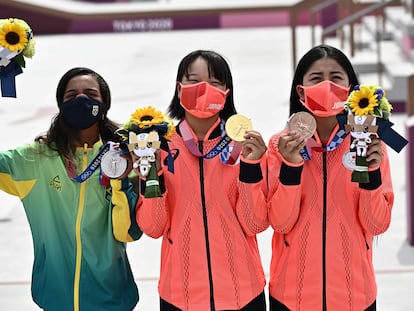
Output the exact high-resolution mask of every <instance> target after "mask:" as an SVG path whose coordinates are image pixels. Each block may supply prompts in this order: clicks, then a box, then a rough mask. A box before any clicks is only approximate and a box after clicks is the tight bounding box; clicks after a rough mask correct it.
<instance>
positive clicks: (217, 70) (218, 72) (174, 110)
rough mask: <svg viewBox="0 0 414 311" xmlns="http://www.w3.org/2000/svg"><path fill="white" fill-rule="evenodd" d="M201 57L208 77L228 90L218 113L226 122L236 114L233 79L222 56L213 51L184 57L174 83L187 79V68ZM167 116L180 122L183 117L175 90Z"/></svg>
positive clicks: (183, 111)
mask: <svg viewBox="0 0 414 311" xmlns="http://www.w3.org/2000/svg"><path fill="white" fill-rule="evenodd" d="M199 57H201V58H202V59H204V60H205V61H206V62H207V65H208V71H209V76H210V77H214V78H216V79H217V80H219V81H220V82H221V83H223V84H224V85H226V87H227V88H228V89H229V90H230V92H229V94H228V95H227V98H226V103H225V104H224V109H223V110H222V111H220V113H219V115H220V118H222V119H224V120H227V119H228V118H229V117H230V116H232V115H233V114H236V113H237V112H236V108H235V107H234V99H233V77H232V75H231V71H230V67H229V64H228V63H227V61H226V60H225V59H224V57H223V56H221V55H220V54H218V53H217V52H214V51H206V50H196V51H193V52H191V53H190V54H188V55H187V56H185V57H184V58H183V59H182V60H181V62H180V64H179V65H178V72H177V79H176V81H179V82H182V79H183V77H184V76H185V77H187V78H188V68H189V67H190V66H191V64H192V63H193V62H194V61H195V60H196V59H197V58H199ZM168 115H169V117H171V118H173V119H174V118H175V119H178V120H181V119H182V118H183V117H184V115H185V110H184V108H183V107H181V104H180V99H179V98H178V90H177V88H175V92H174V96H173V98H172V100H171V103H170V105H169V106H168Z"/></svg>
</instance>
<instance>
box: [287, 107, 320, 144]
mask: <svg viewBox="0 0 414 311" xmlns="http://www.w3.org/2000/svg"><path fill="white" fill-rule="evenodd" d="M288 129H289V131H297V132H298V133H299V134H300V135H301V136H302V137H303V138H304V139H305V140H307V139H309V138H311V137H312V136H313V133H315V131H316V121H315V118H314V117H313V116H312V115H311V114H310V113H308V112H305V111H299V112H296V113H294V114H293V115H292V116H291V117H290V119H289V121H288Z"/></svg>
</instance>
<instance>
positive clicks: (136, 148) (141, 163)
mask: <svg viewBox="0 0 414 311" xmlns="http://www.w3.org/2000/svg"><path fill="white" fill-rule="evenodd" d="M174 132H175V127H174V124H173V122H172V120H171V119H169V118H168V117H166V116H165V115H164V114H163V113H162V112H160V111H158V110H156V109H155V108H153V107H151V106H149V107H144V108H139V109H137V110H136V111H135V112H134V113H133V114H132V115H131V119H130V120H129V121H128V122H127V123H126V124H125V125H124V127H123V128H122V129H119V130H118V131H117V133H118V134H119V135H121V136H122V137H123V139H124V143H126V144H127V146H128V150H129V152H131V153H132V158H133V160H134V163H133V167H134V169H135V172H137V174H138V175H139V177H141V178H142V179H144V180H145V190H144V196H145V197H146V198H154V197H159V196H161V189H160V186H159V181H158V172H157V166H156V152H157V150H158V149H164V150H166V151H167V152H168V155H169V157H168V166H169V167H168V169H169V170H170V171H172V172H173V171H174V169H173V160H172V156H171V153H170V151H169V148H168V140H169V138H170V137H171V136H172V135H173V134H174Z"/></svg>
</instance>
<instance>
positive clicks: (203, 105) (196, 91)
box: [180, 82, 230, 119]
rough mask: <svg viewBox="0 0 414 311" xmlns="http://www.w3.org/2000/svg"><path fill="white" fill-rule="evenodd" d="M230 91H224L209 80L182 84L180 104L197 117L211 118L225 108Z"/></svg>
mask: <svg viewBox="0 0 414 311" xmlns="http://www.w3.org/2000/svg"><path fill="white" fill-rule="evenodd" d="M229 91H230V90H226V91H222V90H220V89H219V88H217V87H214V86H212V85H210V84H209V83H208V82H199V83H195V84H181V97H180V104H181V106H182V107H183V108H184V109H185V110H186V111H187V112H188V113H190V114H191V115H193V116H195V117H197V118H200V119H205V118H210V117H212V116H214V115H215V114H217V113H219V112H220V111H221V110H223V108H224V104H225V103H226V97H227V94H228V93H229Z"/></svg>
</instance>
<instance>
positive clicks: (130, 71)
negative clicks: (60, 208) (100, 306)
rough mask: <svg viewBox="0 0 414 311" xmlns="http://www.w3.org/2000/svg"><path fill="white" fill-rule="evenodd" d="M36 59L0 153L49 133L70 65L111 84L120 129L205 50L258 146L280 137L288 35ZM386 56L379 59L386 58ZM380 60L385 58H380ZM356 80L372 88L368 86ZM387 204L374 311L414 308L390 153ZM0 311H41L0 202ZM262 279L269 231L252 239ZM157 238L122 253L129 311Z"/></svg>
mask: <svg viewBox="0 0 414 311" xmlns="http://www.w3.org/2000/svg"><path fill="white" fill-rule="evenodd" d="M299 38H300V40H299V41H300V42H299V46H298V55H302V54H303V53H304V52H305V50H307V49H309V48H310V33H309V32H308V30H306V29H300V33H299ZM36 39H37V53H36V55H35V56H34V58H33V59H32V60H28V61H27V68H26V69H25V72H24V73H23V74H22V75H20V76H18V77H17V86H18V88H17V95H18V97H17V99H8V98H0V121H1V122H0V137H1V139H0V148H1V149H5V148H9V147H15V146H17V145H19V144H22V143H25V142H29V141H31V140H33V138H34V136H35V135H36V134H38V133H40V132H42V131H44V130H46V129H47V128H48V127H49V123H50V119H51V117H52V116H53V115H54V113H55V112H56V111H57V109H56V104H55V100H54V94H55V90H56V84H57V81H58V79H59V78H60V76H61V75H62V74H63V73H64V72H65V71H66V70H68V69H69V68H71V67H73V66H88V67H91V68H93V69H95V70H97V71H98V72H100V73H101V74H102V75H103V76H104V77H105V78H106V80H107V81H108V82H109V85H110V86H111V90H112V94H113V106H112V109H111V111H110V116H111V117H112V118H113V119H115V120H117V121H119V122H124V121H126V120H127V119H128V118H129V115H130V113H132V112H133V111H134V110H135V109H136V108H137V107H141V106H146V105H153V106H156V107H157V108H159V109H162V110H164V109H165V108H166V107H167V105H168V103H169V100H170V98H171V96H172V94H173V90H174V84H175V75H176V70H177V65H178V62H179V61H180V59H181V58H182V57H183V56H184V55H185V54H187V53H188V52H190V51H192V50H194V49H213V50H216V51H218V52H220V53H222V54H223V55H225V56H226V57H227V58H228V60H229V63H230V64H231V68H232V72H233V75H234V84H235V101H236V105H237V107H238V110H239V112H240V113H242V114H244V115H247V116H249V117H250V118H251V120H252V122H253V124H254V127H255V128H256V129H257V130H258V131H260V132H261V133H262V135H263V136H264V137H265V139H266V141H267V140H268V139H269V137H270V135H271V134H272V133H274V132H276V131H279V130H281V129H282V128H283V127H284V125H285V122H286V119H287V116H288V97H289V91H290V81H291V78H292V71H291V68H292V64H291V46H290V31H289V29H287V28H255V29H253V28H252V29H249V28H246V29H227V30H203V31H180V32H156V33H155V32H154V33H130V34H98V35H96V34H95V35H59V36H38V37H36ZM384 53H386V51H384ZM384 57H386V56H384ZM361 82H366V83H370V82H373V81H364V80H362V81H361ZM392 121H393V122H394V123H395V126H394V127H395V129H396V130H397V131H398V132H400V133H401V134H404V133H405V121H406V116H405V115H403V114H400V115H398V114H395V115H393V116H392ZM389 154H390V158H391V165H392V169H393V171H392V174H393V180H394V188H395V195H396V200H395V206H394V210H393V219H392V224H391V227H390V229H389V230H388V232H386V233H385V234H383V235H381V236H379V237H378V238H377V240H376V243H375V249H374V262H375V271H376V275H377V280H378V288H379V293H378V310H379V311H402V310H412V309H413V307H414V296H413V285H412V284H413V282H414V248H411V247H409V246H408V245H407V242H406V230H407V224H406V219H405V217H406V212H407V206H406V176H405V174H406V173H405V164H406V161H407V159H406V157H407V154H406V152H405V151H403V152H402V153H401V154H397V153H395V152H394V151H392V150H390V152H389ZM0 195H1V197H0V202H1V207H0V310H1V311H22V310H25V311H30V310H39V309H38V308H37V307H36V305H35V304H34V303H33V302H32V300H31V294H30V279H31V266H32V260H33V254H32V241H31V236H30V231H29V227H28V224H27V221H26V219H25V215H24V213H23V210H22V208H21V206H20V203H19V202H18V201H17V200H16V199H14V198H12V197H10V196H7V195H5V194H0ZM258 239H259V243H260V250H261V254H262V259H263V264H264V268H265V271H266V274H268V271H269V262H270V255H271V245H270V240H271V230H270V229H269V230H267V231H266V232H264V233H262V234H260V235H259V236H258ZM160 242H161V241H160V240H152V239H150V238H148V237H143V238H142V239H141V240H139V241H137V242H134V243H130V244H129V247H128V252H129V256H130V260H131V264H132V267H133V271H134V274H135V277H136V280H137V283H138V286H139V289H140V294H141V299H140V302H139V303H138V305H137V307H136V309H135V310H136V311H154V310H158V294H157V277H158V273H159V249H160Z"/></svg>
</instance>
